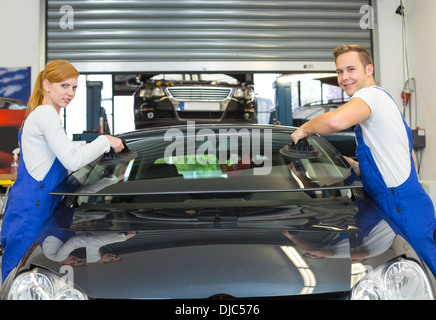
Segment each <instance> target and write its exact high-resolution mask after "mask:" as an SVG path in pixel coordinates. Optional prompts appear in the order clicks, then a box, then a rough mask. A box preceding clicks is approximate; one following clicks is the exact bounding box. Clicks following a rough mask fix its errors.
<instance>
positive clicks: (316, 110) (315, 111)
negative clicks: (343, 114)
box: [292, 101, 356, 158]
mask: <svg viewBox="0 0 436 320" xmlns="http://www.w3.org/2000/svg"><path fill="white" fill-rule="evenodd" d="M342 104H344V102H342V101H341V102H334V101H331V102H330V103H318V102H315V103H310V104H307V105H304V106H302V107H300V108H297V109H296V110H295V111H294V113H293V114H292V121H293V122H292V124H293V125H294V126H296V127H299V126H301V125H302V124H304V123H306V122H307V121H309V120H312V119H313V118H315V117H317V116H319V115H320V114H323V113H325V112H329V111H333V110H335V109H336V108H338V107H340V106H341V105H342ZM353 129H354V128H353V127H351V128H348V129H346V130H344V131H341V132H337V133H334V134H329V135H324V136H323V137H324V138H325V139H327V140H328V141H329V142H330V143H331V144H333V145H334V146H335V148H336V149H338V150H339V152H341V153H342V154H343V155H344V156H348V157H351V158H355V157H356V136H355V134H354V130H353Z"/></svg>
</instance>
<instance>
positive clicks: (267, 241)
mask: <svg viewBox="0 0 436 320" xmlns="http://www.w3.org/2000/svg"><path fill="white" fill-rule="evenodd" d="M295 129H296V128H295V127H285V126H272V125H241V124H240V125H228V124H209V125H202V124H196V123H195V122H190V123H188V124H187V125H182V126H173V127H159V128H148V129H143V130H137V131H135V132H131V133H125V134H122V135H119V137H121V138H122V139H123V140H124V141H125V144H126V148H125V149H124V150H123V152H121V153H119V154H115V153H113V152H112V153H108V154H105V155H104V156H103V157H102V158H100V159H97V160H95V161H94V162H93V163H91V164H89V165H87V166H86V167H84V168H82V169H80V170H78V171H76V172H74V173H71V174H70V175H69V176H68V177H67V178H66V179H65V180H64V181H62V182H61V183H60V184H59V185H58V186H57V187H56V188H55V189H54V190H53V191H52V194H53V195H58V196H62V197H63V200H62V203H61V205H60V206H59V207H58V208H57V210H56V211H55V212H54V213H53V214H52V215H51V217H50V218H49V219H48V220H47V224H46V226H45V227H44V228H43V229H42V230H41V234H40V236H38V237H37V239H35V241H34V244H33V245H32V246H31V247H30V248H29V250H28V252H27V253H26V254H25V256H24V257H23V259H22V261H21V262H20V264H19V266H17V267H16V268H15V269H14V270H13V271H12V272H11V273H10V274H9V276H8V277H7V278H6V279H5V281H4V283H3V285H2V287H1V289H0V298H1V299H35V300H37V299H89V300H100V299H141V300H150V301H153V302H155V301H161V300H163V301H180V300H183V301H185V300H189V301H198V300H197V299H211V300H214V301H223V300H226V301H227V299H231V300H238V299H244V300H245V301H248V302H251V301H253V300H255V301H256V305H257V304H260V305H258V307H257V309H253V310H252V311H253V312H260V311H259V310H260V309H259V308H261V307H262V301H266V300H271V299H274V300H275V299H277V300H285V299H289V300H293V299H307V300H316V299H328V300H350V299H351V300H354V299H356V300H360V299H370V300H372V299H374V300H384V299H386V300H389V299H430V300H433V299H434V292H435V279H434V277H433V275H432V274H431V272H430V271H429V269H428V268H427V266H426V265H425V263H423V262H422V261H421V260H420V259H419V258H418V256H417V255H416V253H415V251H414V250H413V248H412V247H411V246H410V245H409V244H408V243H407V239H406V238H405V236H404V235H402V234H401V232H399V231H398V229H397V227H396V226H395V225H394V224H393V223H392V221H390V220H388V219H387V218H385V217H384V215H383V213H382V212H380V210H379V209H378V208H377V206H376V205H375V204H374V202H372V200H371V199H370V198H369V197H368V196H367V195H366V193H365V192H364V190H363V188H362V183H361V181H360V180H359V179H358V177H357V176H356V174H355V173H354V171H353V170H352V169H351V168H350V166H349V164H348V163H347V161H345V159H344V158H343V156H342V155H341V154H340V153H339V152H338V151H337V150H336V149H335V148H334V147H333V146H332V145H331V144H330V143H329V142H328V141H326V140H325V139H324V138H322V137H320V136H318V135H315V134H314V135H311V137H310V138H309V140H308V141H307V144H308V147H306V148H300V147H297V148H296V147H295V146H293V145H292V143H290V140H291V133H292V132H293V131H294V130H295ZM299 143H300V142H299ZM297 145H298V144H297ZM247 299H248V300H247ZM251 299H253V300H251ZM244 300H243V301H244ZM178 306H179V307H182V306H181V304H179V305H178ZM214 310H215V312H219V309H214ZM254 310H257V311H254ZM178 311H180V312H182V311H183V310H178ZM245 311H247V310H245ZM173 312H176V311H174V310H173Z"/></svg>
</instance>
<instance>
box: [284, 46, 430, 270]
mask: <svg viewBox="0 0 436 320" xmlns="http://www.w3.org/2000/svg"><path fill="white" fill-rule="evenodd" d="M333 56H334V57H335V62H336V72H337V75H338V84H339V86H340V87H341V88H342V89H343V90H344V91H345V92H346V93H347V95H349V96H350V97H351V99H350V101H349V102H347V103H345V104H344V105H342V106H341V107H339V108H337V109H336V110H334V111H331V112H327V113H324V114H322V115H320V116H318V117H316V118H314V119H312V120H311V121H309V122H306V123H305V124H303V125H302V126H301V127H300V128H299V129H298V130H296V131H295V132H294V133H293V134H292V139H293V140H294V142H295V143H296V142H298V140H299V139H301V138H308V137H309V136H310V135H311V134H312V133H318V134H331V133H334V132H338V131H341V130H344V129H347V128H349V127H351V126H355V130H354V131H355V133H356V140H357V147H356V156H357V160H358V161H359V162H355V161H353V160H352V159H349V158H347V160H348V162H349V163H350V165H351V166H352V167H353V169H354V170H355V171H356V172H357V174H359V175H360V176H361V180H362V184H363V186H364V189H365V191H366V192H367V193H368V194H369V195H370V196H371V197H372V198H373V200H374V201H375V202H376V203H377V205H378V206H379V207H380V209H381V210H382V211H383V212H384V214H385V215H386V216H387V217H388V218H389V219H391V220H392V221H394V222H395V224H396V225H397V226H398V227H399V228H400V229H401V231H402V232H403V233H404V235H405V236H406V238H407V240H408V241H409V243H410V244H411V245H412V246H413V248H414V249H415V250H416V251H417V253H418V255H419V256H420V258H421V259H423V260H424V261H425V262H426V263H427V265H428V266H429V268H430V269H431V271H432V272H433V274H436V250H435V243H434V240H433V232H434V229H435V212H434V206H433V203H432V201H431V199H430V197H429V196H428V195H427V194H426V193H425V191H424V189H423V188H422V186H421V184H420V183H419V181H418V176H417V174H416V170H415V165H414V154H413V149H412V135H411V131H410V128H409V127H408V125H407V124H406V122H405V121H404V118H403V116H402V114H401V112H400V110H399V108H398V106H397V105H396V103H395V101H394V100H393V99H392V97H391V96H390V95H389V94H388V93H387V92H386V91H385V90H383V89H382V88H380V87H377V86H375V82H374V77H373V72H374V66H373V62H372V59H371V57H370V55H369V53H368V51H367V50H366V49H365V48H364V47H362V46H359V45H342V46H339V47H338V48H336V49H335V50H334V52H333Z"/></svg>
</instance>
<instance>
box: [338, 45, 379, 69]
mask: <svg viewBox="0 0 436 320" xmlns="http://www.w3.org/2000/svg"><path fill="white" fill-rule="evenodd" d="M350 51H355V52H357V53H358V54H359V58H360V62H362V64H363V66H364V67H366V66H367V65H369V64H372V65H374V63H373V61H372V58H371V55H370V54H369V52H368V50H366V48H365V47H363V46H361V45H358V44H349V45H341V46H339V47H337V48H336V49H335V50H334V51H333V56H334V57H335V62H336V60H337V59H338V57H339V56H340V55H341V54H343V53H346V52H350Z"/></svg>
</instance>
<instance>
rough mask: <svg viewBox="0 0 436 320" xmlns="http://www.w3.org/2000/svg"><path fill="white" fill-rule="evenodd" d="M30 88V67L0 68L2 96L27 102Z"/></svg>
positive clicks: (0, 92) (0, 93)
mask: <svg viewBox="0 0 436 320" xmlns="http://www.w3.org/2000/svg"><path fill="white" fill-rule="evenodd" d="M30 87H31V86H30V67H24V68H0V96H2V97H6V98H13V99H18V100H22V101H24V102H27V101H28V100H29V97H30Z"/></svg>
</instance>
